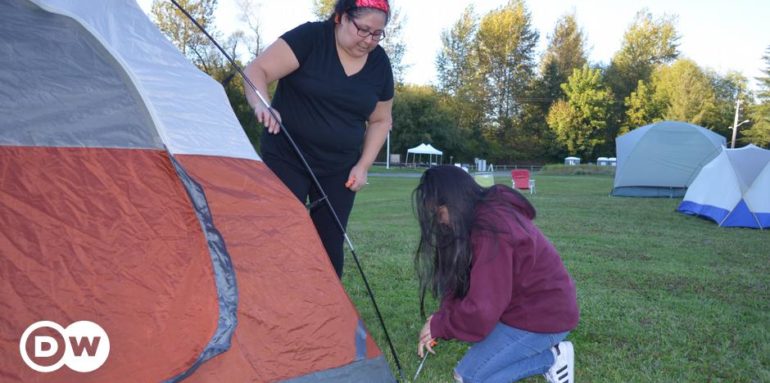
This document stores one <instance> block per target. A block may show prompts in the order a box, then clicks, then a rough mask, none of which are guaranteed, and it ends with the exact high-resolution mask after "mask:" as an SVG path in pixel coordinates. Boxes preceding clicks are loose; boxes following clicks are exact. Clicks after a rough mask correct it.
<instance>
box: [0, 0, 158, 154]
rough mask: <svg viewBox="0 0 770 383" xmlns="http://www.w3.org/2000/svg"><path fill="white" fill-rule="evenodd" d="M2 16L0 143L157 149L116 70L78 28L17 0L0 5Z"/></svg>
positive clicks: (133, 93)
mask: <svg viewBox="0 0 770 383" xmlns="http://www.w3.org/2000/svg"><path fill="white" fill-rule="evenodd" d="M0 15H2V22H0V68H2V71H0V132H1V133H2V134H0V145H24V146H66V147H124V148H162V147H163V145H162V141H161V140H160V138H159V137H158V135H157V131H156V129H155V128H154V127H153V125H152V121H151V119H150V114H149V112H148V111H147V109H146V108H145V107H144V106H143V103H142V102H141V100H140V97H139V93H138V92H137V90H136V89H135V88H131V87H129V86H128V85H127V84H131V81H127V80H126V79H125V76H126V73H125V71H124V70H123V69H122V67H121V65H120V64H119V63H118V62H117V61H115V59H114V58H112V56H111V55H110V54H109V53H108V52H107V51H106V50H105V48H104V47H103V46H102V44H101V43H100V42H99V41H97V40H96V39H94V38H93V37H92V35H91V34H90V33H88V32H87V31H85V30H84V29H83V27H82V26H81V25H80V24H79V23H77V22H75V21H74V20H72V19H70V18H68V17H64V16H61V15H56V14H52V13H49V12H46V11H44V10H42V9H40V8H39V7H37V6H34V5H31V4H30V3H29V2H20V1H0ZM67 58H69V59H67ZM30 73H33V75H30Z"/></svg>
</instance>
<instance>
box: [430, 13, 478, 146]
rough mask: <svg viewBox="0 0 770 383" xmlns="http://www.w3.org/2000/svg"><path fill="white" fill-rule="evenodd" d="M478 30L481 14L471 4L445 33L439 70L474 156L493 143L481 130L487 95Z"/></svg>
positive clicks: (442, 87)
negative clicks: (486, 139)
mask: <svg viewBox="0 0 770 383" xmlns="http://www.w3.org/2000/svg"><path fill="white" fill-rule="evenodd" d="M477 30H478V17H477V16H476V14H475V13H474V9H473V6H472V5H469V6H468V7H466V8H465V10H464V11H463V13H462V15H461V16H460V18H459V19H458V20H457V21H456V22H455V23H454V25H453V26H452V27H451V28H450V29H449V30H446V31H443V32H442V33H441V43H442V48H441V51H440V52H439V54H438V56H437V58H436V72H437V78H438V84H437V87H438V89H439V91H440V92H442V93H443V94H444V103H445V104H447V105H449V107H450V110H451V111H452V113H453V117H454V119H455V120H456V124H457V126H458V129H460V130H461V131H462V132H464V135H465V136H466V137H468V141H467V145H466V146H467V150H469V151H471V152H472V153H473V156H477V157H484V156H487V155H488V154H489V149H488V148H489V146H488V144H487V142H486V141H485V140H484V138H483V136H482V133H481V130H482V125H483V123H484V110H485V109H486V107H485V106H484V105H485V103H486V96H485V93H484V87H483V78H482V77H481V72H480V71H479V70H478V55H477V52H476V49H475V47H476V32H477ZM459 158H460V157H458V159H459ZM472 158H473V157H471V158H470V159H472ZM470 159H467V158H466V159H464V160H466V161H469V160H470Z"/></svg>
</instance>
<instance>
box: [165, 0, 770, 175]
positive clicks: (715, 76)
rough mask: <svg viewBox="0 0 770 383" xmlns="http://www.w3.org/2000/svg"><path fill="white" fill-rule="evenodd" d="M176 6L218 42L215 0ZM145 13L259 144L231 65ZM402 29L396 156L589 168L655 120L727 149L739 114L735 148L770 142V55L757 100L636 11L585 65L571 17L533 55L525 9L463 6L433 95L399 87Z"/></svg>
mask: <svg viewBox="0 0 770 383" xmlns="http://www.w3.org/2000/svg"><path fill="white" fill-rule="evenodd" d="M180 3H182V4H183V5H184V6H186V8H187V9H188V11H190V10H191V13H192V14H193V15H195V17H196V19H198V21H199V22H201V23H202V24H203V25H205V26H207V29H210V30H214V33H216V30H215V28H214V26H213V16H212V15H213V11H214V9H215V7H216V0H186V1H180ZM332 3H333V0H313V7H314V11H315V13H316V15H317V16H318V18H319V19H324V18H326V17H327V16H328V12H329V9H330V8H331V4H332ZM239 6H240V7H241V9H242V11H243V15H244V21H246V23H247V25H248V26H249V28H250V30H249V31H246V32H238V33H236V34H234V35H232V36H229V37H227V38H225V39H223V40H224V45H225V47H226V49H227V50H228V51H229V52H231V55H232V56H233V57H238V54H237V52H238V51H241V49H240V46H242V45H245V46H247V48H248V52H249V55H250V57H248V60H250V59H251V58H253V57H254V55H255V54H256V53H257V52H259V51H260V49H261V48H262V47H261V41H260V40H259V27H258V23H256V22H255V21H254V20H251V19H249V15H253V13H252V10H253V8H254V4H253V3H252V2H251V0H239ZM153 16H154V18H155V21H156V23H157V24H158V25H159V26H160V28H161V30H162V31H163V32H164V33H166V34H167V35H168V36H169V38H170V39H171V40H172V41H173V42H174V43H175V44H177V46H178V47H179V48H180V50H182V52H184V53H185V54H186V55H187V56H188V57H189V58H190V60H191V61H193V62H194V63H195V64H196V65H198V67H200V68H201V69H202V70H204V71H205V72H206V73H208V74H209V75H211V76H212V77H213V78H215V79H217V80H218V81H220V82H222V84H223V85H224V87H225V90H226V92H227V94H228V97H230V101H231V103H232V105H233V109H234V110H235V112H236V115H237V116H238V118H239V120H240V122H241V124H242V126H243V127H244V129H245V130H246V132H247V134H248V135H249V137H250V139H251V140H252V142H253V143H254V144H255V145H256V144H257V143H258V137H259V133H260V131H261V127H259V126H257V125H258V124H257V123H256V121H255V120H254V117H253V114H252V113H251V109H250V108H249V107H248V104H247V103H246V100H245V98H244V97H243V82H242V80H241V79H240V77H238V76H236V75H235V71H234V70H233V68H231V66H230V64H229V63H227V62H226V61H225V60H224V58H223V57H222V55H221V54H219V53H218V52H216V51H214V48H213V46H211V44H209V43H208V42H207V40H206V39H205V36H203V35H202V34H201V33H199V32H198V31H197V30H196V29H194V26H192V24H191V23H189V22H186V20H183V19H182V15H181V14H180V13H178V11H175V10H174V9H173V6H170V3H168V2H159V1H157V0H156V1H155V3H154V4H153ZM400 31H401V17H400V12H399V9H398V8H395V9H394V14H393V17H392V19H391V22H390V24H389V26H388V30H387V31H386V32H387V34H388V37H387V38H386V39H385V40H384V41H383V46H384V47H385V49H386V50H387V51H388V53H389V55H390V57H391V61H392V62H393V66H394V72H395V77H396V80H397V82H398V85H397V87H396V96H395V99H394V106H393V118H394V123H393V131H392V133H391V152H392V153H400V154H402V156H403V155H404V153H406V150H407V149H408V148H410V147H414V146H416V145H418V144H420V143H423V142H424V143H430V144H433V146H435V147H437V148H440V149H442V150H443V151H444V153H445V156H444V158H445V159H447V160H448V159H449V158H450V156H451V158H453V161H454V162H460V161H462V162H471V161H472V160H473V158H485V159H487V160H488V161H489V162H491V163H496V164H502V163H506V164H512V163H547V162H554V161H559V160H561V159H562V158H563V157H566V156H568V155H575V156H578V157H581V158H583V159H584V161H593V160H595V159H596V157H599V156H614V155H615V138H616V137H617V136H618V135H620V134H623V133H625V132H627V131H629V130H631V129H634V128H637V127H639V126H643V125H646V124H648V123H652V122H655V121H660V120H679V121H687V122H691V123H694V124H697V125H701V126H704V127H706V128H708V129H711V130H713V131H715V132H717V133H719V134H722V135H724V136H725V137H726V138H727V139H728V142H729V141H730V139H731V136H732V131H731V129H730V127H731V126H732V125H733V124H734V122H735V117H736V116H735V111H736V106H738V105H739V106H738V108H739V115H738V120H737V121H740V122H743V121H745V120H748V122H746V123H743V124H742V125H741V126H740V129H739V134H738V144H737V145H736V146H739V145H742V144H748V143H754V144H755V145H758V146H764V147H768V146H769V145H770V46H769V47H768V49H767V51H766V52H765V55H764V56H763V58H764V60H765V63H766V67H765V68H762V69H763V73H764V74H765V76H763V77H761V78H759V79H757V80H758V81H759V90H758V92H757V93H756V94H753V93H752V92H751V91H750V90H749V89H748V79H747V78H746V77H744V76H743V75H742V74H740V73H737V72H728V73H726V74H720V73H716V72H715V71H713V70H710V69H708V68H702V67H700V66H699V65H698V64H697V63H695V62H694V61H692V60H690V59H687V58H684V57H681V54H680V51H679V40H680V34H679V32H678V31H677V30H676V23H675V18H674V17H673V16H669V15H661V16H655V15H653V14H652V13H651V12H650V11H648V10H646V9H643V10H640V11H639V12H638V13H637V14H636V16H635V18H634V19H633V20H632V21H631V23H630V25H629V27H628V29H627V30H626V32H625V34H624V35H623V37H622V45H621V47H620V49H619V50H618V51H617V52H616V53H615V54H614V55H613V57H612V58H611V60H610V62H609V63H607V64H602V63H591V62H589V60H588V57H587V46H588V42H587V39H586V36H585V33H584V32H583V30H582V29H581V28H580V26H579V25H578V23H577V20H576V17H575V15H574V14H565V15H564V16H563V17H561V18H560V19H559V20H558V21H557V23H556V25H555V26H554V29H553V30H552V31H551V32H550V33H549V34H548V36H547V37H546V38H547V41H548V44H547V48H546V50H545V52H543V53H542V54H540V55H539V52H536V50H535V48H536V46H537V44H538V41H539V39H540V38H541V36H540V34H539V33H538V32H537V31H536V30H534V29H533V27H532V16H531V14H530V12H529V10H528V9H527V7H526V4H525V2H524V1H523V0H510V1H509V2H508V3H507V4H505V5H504V6H501V7H500V8H498V9H495V10H492V11H490V12H488V13H486V14H483V15H480V14H477V13H476V12H475V10H474V8H473V6H469V7H468V8H466V9H465V11H464V12H463V14H462V15H461V16H460V18H459V19H458V20H457V21H455V22H454V23H453V25H452V27H451V28H449V29H448V30H446V31H444V32H443V33H442V36H441V40H442V50H441V52H440V53H439V54H438V57H436V61H435V64H436V69H437V83H436V84H435V85H434V86H416V85H409V84H404V83H403V81H402V79H403V72H404V70H405V69H406V66H405V65H404V64H403V63H402V58H403V54H404V52H405V50H406V49H408V43H407V41H406V40H405V39H404V38H403V37H402V36H401V33H400ZM219 37H221V36H219ZM248 60H247V61H248ZM239 64H240V62H239ZM284 113H285V112H284ZM382 156H383V159H384V153H383V154H382Z"/></svg>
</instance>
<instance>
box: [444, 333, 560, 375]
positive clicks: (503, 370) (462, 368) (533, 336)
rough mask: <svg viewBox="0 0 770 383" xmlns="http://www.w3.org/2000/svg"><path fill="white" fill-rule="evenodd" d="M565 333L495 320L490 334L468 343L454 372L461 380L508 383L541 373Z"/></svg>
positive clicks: (550, 363) (549, 366)
mask: <svg viewBox="0 0 770 383" xmlns="http://www.w3.org/2000/svg"><path fill="white" fill-rule="evenodd" d="M568 333H569V332H561V333H555V334H542V333H536V332H529V331H525V330H519V329H517V328H513V327H511V326H507V325H505V324H503V323H498V324H497V325H496V326H495V329H494V330H492V333H491V334H489V335H488V336H487V337H486V338H484V339H483V340H482V341H481V342H478V343H474V344H473V346H471V348H470V349H469V350H468V352H467V353H465V356H463V358H462V360H460V363H458V364H457V367H456V368H455V373H456V374H457V375H459V376H460V377H462V378H463V383H475V382H485V383H492V382H505V383H510V382H515V381H517V380H519V379H524V378H526V377H528V376H532V375H536V374H543V373H545V372H546V371H548V369H549V368H551V366H552V365H553V363H554V361H555V360H554V358H553V354H552V353H551V347H553V346H554V345H556V344H558V343H559V342H561V341H562V340H563V339H564V338H566V337H567V334H568Z"/></svg>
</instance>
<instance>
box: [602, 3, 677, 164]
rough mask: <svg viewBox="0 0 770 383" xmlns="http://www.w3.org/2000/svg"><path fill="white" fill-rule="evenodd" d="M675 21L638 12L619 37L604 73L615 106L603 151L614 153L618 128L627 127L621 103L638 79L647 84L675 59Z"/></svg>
mask: <svg viewBox="0 0 770 383" xmlns="http://www.w3.org/2000/svg"><path fill="white" fill-rule="evenodd" d="M675 21H676V18H675V17H673V16H667V15H664V16H661V17H659V18H654V17H653V16H652V14H651V13H650V11H649V10H647V9H642V10H640V11H639V12H637V14H636V16H635V17H634V20H633V22H632V24H631V26H630V27H629V29H628V30H627V31H626V33H625V34H624V35H623V43H622V45H621V48H620V50H619V51H618V52H617V53H616V54H615V55H614V56H613V57H612V60H611V61H610V65H609V67H608V68H607V74H606V80H607V83H608V84H609V86H610V88H611V89H612V93H613V95H614V97H615V103H614V106H615V107H614V108H613V110H612V116H611V118H610V124H609V125H608V128H607V137H606V147H605V150H608V151H611V150H614V147H615V137H617V135H618V133H619V130H620V127H621V126H626V127H628V126H629V125H630V124H629V123H628V121H626V120H625V118H626V116H627V115H626V111H625V100H626V97H629V96H630V95H631V92H633V91H634V90H635V87H636V86H637V85H638V84H639V80H642V81H644V83H645V84H647V85H649V84H650V80H651V75H652V73H653V71H654V70H655V68H656V67H657V66H659V65H661V64H666V63H670V62H672V61H673V60H675V59H676V58H678V57H679V49H678V47H679V38H680V37H679V34H678V32H677V31H676V28H675Z"/></svg>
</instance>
